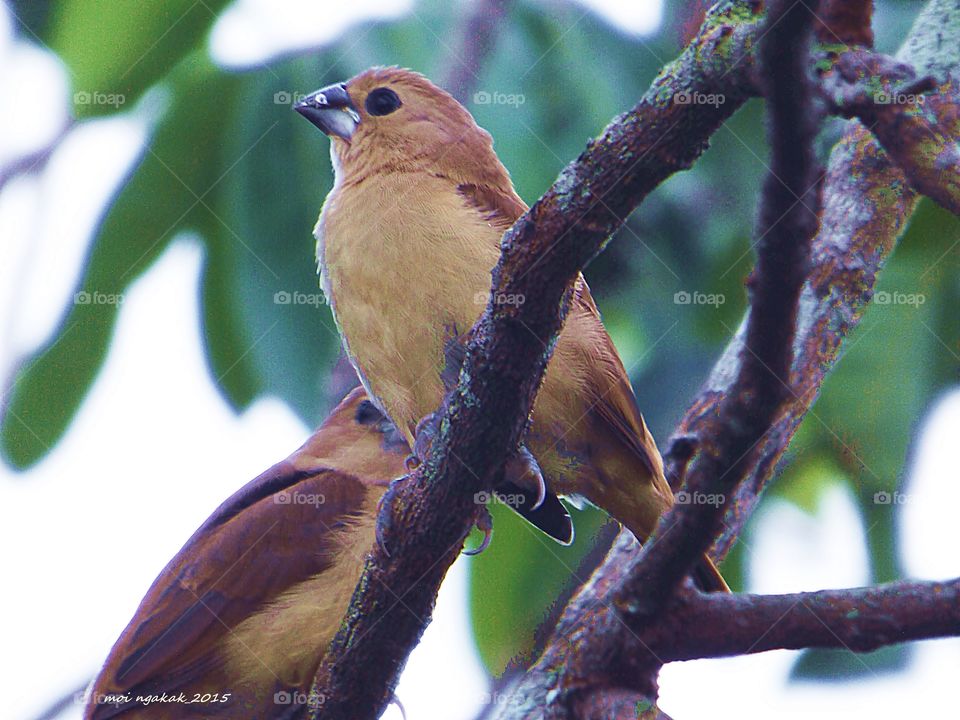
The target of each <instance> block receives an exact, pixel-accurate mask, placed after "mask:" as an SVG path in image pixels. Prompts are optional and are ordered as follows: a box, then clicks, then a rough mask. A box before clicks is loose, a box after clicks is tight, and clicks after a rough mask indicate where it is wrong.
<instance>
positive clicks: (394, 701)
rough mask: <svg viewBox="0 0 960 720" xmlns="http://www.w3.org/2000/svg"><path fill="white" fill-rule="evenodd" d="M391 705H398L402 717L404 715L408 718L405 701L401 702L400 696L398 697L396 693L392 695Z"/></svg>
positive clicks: (404, 719) (404, 717)
mask: <svg viewBox="0 0 960 720" xmlns="http://www.w3.org/2000/svg"><path fill="white" fill-rule="evenodd" d="M390 705H396V706H397V707H398V708H399V709H400V717H402V718H403V720H407V711H406V710H404V708H403V703H402V702H400V698H398V697H397V696H396V694H394V695H391V696H390Z"/></svg>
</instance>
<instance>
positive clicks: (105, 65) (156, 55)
mask: <svg viewBox="0 0 960 720" xmlns="http://www.w3.org/2000/svg"><path fill="white" fill-rule="evenodd" d="M226 4H227V0H204V1H203V2H196V0H140V1H139V2H136V3H122V4H119V5H118V3H116V2H112V1H111V0H63V1H62V2H58V3H56V4H55V5H54V6H53V14H52V16H51V18H50V20H49V22H48V24H47V27H46V32H45V33H44V39H45V40H46V41H47V44H48V45H49V46H50V48H51V49H52V50H54V51H55V52H56V53H57V54H58V55H59V56H60V59H61V60H63V61H64V62H65V63H66V65H67V68H68V70H69V71H70V75H71V78H72V81H73V91H74V93H75V94H74V112H75V114H76V115H77V117H88V116H93V115H102V114H106V113H110V112H115V111H117V110H119V109H122V108H123V107H124V106H129V105H130V104H131V103H132V102H134V101H135V100H136V99H137V98H139V96H140V95H141V94H142V93H143V91H144V90H146V89H147V88H148V87H150V86H151V85H153V84H154V83H156V82H157V81H158V80H160V79H162V78H163V77H164V76H165V75H166V74H167V73H168V72H169V71H170V70H171V69H172V68H173V67H174V66H175V65H176V64H177V63H178V62H180V60H181V59H182V58H183V57H184V56H186V55H187V54H188V53H189V52H191V51H192V50H194V48H196V47H197V46H198V45H199V44H200V43H201V42H202V41H203V39H204V38H205V37H206V35H207V32H208V31H209V29H210V26H211V25H212V24H213V21H214V20H215V19H216V16H217V13H218V12H219V11H220V10H221V9H223V8H224V7H225V6H226ZM111 96H113V97H114V98H116V100H113V101H112V100H110V97H111Z"/></svg>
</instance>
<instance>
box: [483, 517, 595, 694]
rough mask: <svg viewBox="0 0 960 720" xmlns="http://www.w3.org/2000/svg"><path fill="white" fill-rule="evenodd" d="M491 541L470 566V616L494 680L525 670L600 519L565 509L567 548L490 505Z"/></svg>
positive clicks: (591, 542)
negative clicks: (569, 525)
mask: <svg viewBox="0 0 960 720" xmlns="http://www.w3.org/2000/svg"><path fill="white" fill-rule="evenodd" d="M490 510H491V512H492V514H493V527H494V531H493V542H492V543H491V544H490V547H489V548H487V549H486V550H485V551H484V552H483V553H481V554H480V555H478V556H477V557H476V558H473V559H472V560H471V562H470V617H471V622H472V624H473V631H474V637H475V639H476V642H477V648H478V650H479V651H480V658H481V659H482V660H483V663H484V665H485V666H486V668H487V670H489V671H490V673H491V674H492V675H494V676H495V677H499V676H500V675H502V674H503V672H504V670H507V669H510V668H514V667H517V666H520V667H526V664H527V663H529V662H530V661H531V660H533V658H531V657H530V653H531V652H532V650H533V649H534V643H535V639H536V634H537V629H538V628H539V626H540V624H541V623H542V622H543V621H544V620H545V619H546V618H547V616H548V615H549V614H550V611H551V609H552V607H553V605H554V604H555V603H556V601H557V596H558V595H560V593H561V592H562V591H563V589H564V588H565V587H566V586H567V585H568V584H569V583H570V582H572V581H576V582H577V584H580V583H582V582H583V581H585V580H586V577H581V578H576V577H574V575H573V573H574V572H575V571H576V570H577V569H578V566H579V564H580V561H581V560H582V559H583V557H584V556H585V555H586V554H587V553H588V552H589V551H590V550H591V548H592V547H593V537H594V534H595V533H596V531H597V529H598V528H599V527H600V526H601V525H602V524H603V522H604V520H605V519H606V518H605V515H604V514H603V513H602V512H601V511H599V510H595V509H592V508H591V509H589V510H583V511H579V510H571V515H572V516H573V522H574V527H575V539H574V543H573V545H571V546H570V547H564V546H562V545H559V544H557V543H556V542H555V541H553V540H551V539H550V538H549V537H547V536H546V535H544V534H543V533H541V532H540V531H539V530H537V529H536V528H534V527H533V526H531V525H530V524H529V523H527V522H526V521H525V520H523V519H521V518H520V517H519V516H517V515H516V514H515V513H514V512H513V511H512V510H510V509H509V508H506V507H503V506H502V505H499V504H496V503H491V505H490Z"/></svg>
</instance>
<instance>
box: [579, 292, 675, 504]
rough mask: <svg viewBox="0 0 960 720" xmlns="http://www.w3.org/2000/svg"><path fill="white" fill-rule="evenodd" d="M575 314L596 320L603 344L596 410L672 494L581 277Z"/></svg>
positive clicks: (597, 336)
mask: <svg viewBox="0 0 960 720" xmlns="http://www.w3.org/2000/svg"><path fill="white" fill-rule="evenodd" d="M573 303H574V304H573V308H572V309H571V312H572V313H583V314H586V315H588V316H592V318H595V320H596V332H594V333H592V336H593V337H592V341H593V342H595V343H597V344H598V345H600V346H602V347H599V348H597V350H598V351H599V352H597V353H595V355H594V357H596V358H599V359H600V362H599V363H598V365H599V366H598V367H597V368H596V370H597V372H596V374H595V377H596V378H597V382H596V384H595V387H594V388H592V389H593V392H594V393H595V395H596V401H595V404H594V405H593V410H594V411H595V412H596V414H597V416H598V417H599V418H600V419H601V420H602V422H603V424H604V425H605V426H607V427H608V428H610V429H611V430H612V431H613V432H614V434H615V436H616V437H617V438H618V439H619V440H620V442H621V443H622V444H623V445H624V446H625V447H627V448H629V449H630V451H631V452H632V453H633V454H634V455H635V456H636V457H637V459H639V460H640V461H641V462H642V463H643V464H644V465H645V466H646V468H647V470H648V471H649V472H650V475H651V477H652V478H653V479H654V482H655V483H656V485H657V488H658V490H661V491H664V490H666V492H668V493H669V487H668V486H667V485H666V482H665V481H664V480H663V461H662V460H661V459H660V451H659V450H657V446H656V443H655V442H654V440H653V436H652V435H651V434H650V431H649V430H648V429H647V424H646V423H645V422H644V420H643V415H641V414H640V408H639V407H638V406H637V399H636V396H635V395H634V392H633V387H632V386H631V385H630V378H629V376H628V375H627V371H626V370H625V369H624V367H623V363H622V362H621V361H620V355H619V354H618V353H617V350H616V347H615V346H614V344H613V341H612V340H611V339H610V336H609V335H608V334H607V332H606V330H605V329H604V327H603V324H602V322H601V320H600V311H599V310H598V309H597V304H596V303H595V302H594V301H593V296H592V295H591V294H590V288H589V287H588V286H587V281H586V280H584V279H583V276H581V277H580V278H579V279H578V280H577V284H576V286H575V288H574V299H573Z"/></svg>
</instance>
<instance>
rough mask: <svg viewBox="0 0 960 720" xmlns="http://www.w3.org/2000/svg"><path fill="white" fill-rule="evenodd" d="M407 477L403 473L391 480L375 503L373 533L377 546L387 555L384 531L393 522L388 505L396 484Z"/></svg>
mask: <svg viewBox="0 0 960 720" xmlns="http://www.w3.org/2000/svg"><path fill="white" fill-rule="evenodd" d="M407 477H409V475H403V476H401V477H398V478H397V479H396V480H394V481H392V482H391V483H390V486H389V487H388V488H387V491H386V492H385V493H384V494H383V497H382V498H380V502H378V503H377V522H376V527H375V529H374V534H375V537H376V540H377V546H378V547H379V548H380V550H382V551H383V554H384V555H386V556H387V557H390V550H389V549H388V548H387V543H386V537H385V533H388V532H389V531H390V527H391V525H392V524H393V512H391V511H390V506H391V505H392V503H393V496H394V495H396V492H397V484H398V483H399V482H400V481H401V480H404V479H405V478H407ZM384 507H386V508H387V512H384V511H383V509H384Z"/></svg>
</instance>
